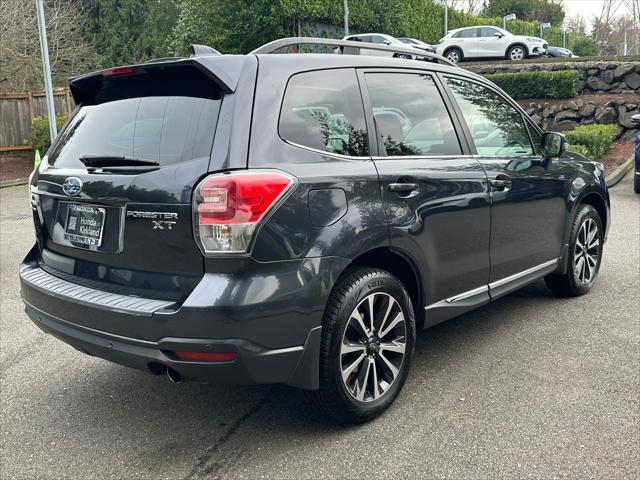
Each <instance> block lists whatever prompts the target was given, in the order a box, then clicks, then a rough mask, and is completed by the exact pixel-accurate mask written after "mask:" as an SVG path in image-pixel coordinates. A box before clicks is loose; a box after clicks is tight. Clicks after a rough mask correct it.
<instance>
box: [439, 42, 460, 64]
mask: <svg viewBox="0 0 640 480" xmlns="http://www.w3.org/2000/svg"><path fill="white" fill-rule="evenodd" d="M451 50H457V51H458V52H459V53H460V60H462V59H463V58H465V57H464V52H463V51H462V49H461V48H460V47H458V46H457V45H451V46H450V47H447V48H445V49H444V50H443V52H442V56H443V57H445V58H446V56H447V53H449V52H450V51H451Z"/></svg>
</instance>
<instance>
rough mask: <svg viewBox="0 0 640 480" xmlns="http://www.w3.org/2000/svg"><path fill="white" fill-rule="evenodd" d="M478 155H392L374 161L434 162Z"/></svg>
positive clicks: (374, 158)
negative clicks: (434, 160) (435, 160)
mask: <svg viewBox="0 0 640 480" xmlns="http://www.w3.org/2000/svg"><path fill="white" fill-rule="evenodd" d="M476 156H477V155H470V154H469V155H467V154H460V155H390V156H380V155H377V156H374V157H371V159H372V160H433V159H443V160H448V159H454V158H474V157H476Z"/></svg>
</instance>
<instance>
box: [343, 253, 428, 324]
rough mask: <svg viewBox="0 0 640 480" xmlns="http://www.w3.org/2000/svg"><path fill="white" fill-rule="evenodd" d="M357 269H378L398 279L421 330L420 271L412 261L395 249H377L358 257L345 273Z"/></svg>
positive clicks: (422, 301) (422, 309)
mask: <svg viewBox="0 0 640 480" xmlns="http://www.w3.org/2000/svg"><path fill="white" fill-rule="evenodd" d="M358 267H363V268H364V267H369V268H380V269H382V270H386V271H387V272H389V273H391V274H393V275H395V276H396V277H398V279H399V280H400V281H401V282H402V283H403V284H404V286H405V288H406V289H407V292H408V293H409V298H410V299H411V303H412V305H413V309H414V312H415V315H416V323H417V328H418V329H420V328H421V324H422V322H424V308H422V306H423V304H424V293H423V292H424V290H423V283H422V277H421V275H420V270H419V269H418V266H417V263H416V262H415V261H414V260H413V259H411V258H410V257H409V256H408V255H406V254H405V253H403V252H401V251H399V250H397V249H393V248H391V247H378V248H374V249H371V250H368V251H367V252H364V253H362V254H360V255H358V256H357V257H356V258H354V259H353V260H352V261H351V262H350V263H349V264H348V265H347V267H346V268H345V271H347V270H349V269H353V268H358ZM343 273H344V272H343ZM336 283H337V282H336Z"/></svg>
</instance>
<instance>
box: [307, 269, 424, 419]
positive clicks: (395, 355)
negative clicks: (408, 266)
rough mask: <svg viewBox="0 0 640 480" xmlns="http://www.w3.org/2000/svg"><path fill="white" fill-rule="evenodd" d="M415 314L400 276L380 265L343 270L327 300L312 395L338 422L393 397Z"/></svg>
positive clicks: (366, 413)
mask: <svg viewBox="0 0 640 480" xmlns="http://www.w3.org/2000/svg"><path fill="white" fill-rule="evenodd" d="M415 329H416V325H415V316H414V313H413V307H412V305H411V301H410V299H409V295H408V294H407V291H406V289H405V287H404V286H403V284H402V282H400V280H398V279H397V278H396V277H395V276H393V275H392V274H390V273H389V272H386V271H384V270H378V269H372V268H361V269H357V270H352V271H351V272H348V273H347V274H346V275H345V276H343V278H342V280H340V281H339V282H338V284H337V285H336V286H335V288H334V290H333V292H332V293H331V295H330V297H329V301H328V302H327V308H326V311H325V315H324V319H323V322H322V340H321V344H320V372H319V373H320V389H319V390H317V391H315V392H312V393H311V395H312V396H313V398H314V399H315V400H316V401H317V403H318V404H319V405H320V407H321V408H322V410H324V412H325V413H327V414H328V415H329V416H330V417H332V418H333V419H334V420H336V421H338V422H339V423H343V424H348V423H361V422H365V421H368V420H371V419H373V418H375V417H377V416H378V415H380V414H381V413H382V412H384V410H385V409H387V408H388V407H389V406H390V405H391V404H392V403H393V401H394V400H395V399H396V397H397V396H398V394H399V393H400V390H401V389H402V386H403V385H404V382H405V380H406V378H407V375H408V373H409V367H410V364H411V358H412V356H413V349H414V345H415V335H416V333H415Z"/></svg>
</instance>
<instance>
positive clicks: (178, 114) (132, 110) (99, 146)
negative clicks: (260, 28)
mask: <svg viewBox="0 0 640 480" xmlns="http://www.w3.org/2000/svg"><path fill="white" fill-rule="evenodd" d="M219 109H220V100H212V99H205V98H195V97H167V96H158V97H137V98H127V99H124V100H116V101H111V102H106V103H102V104H99V105H86V106H82V107H80V109H79V110H78V112H77V113H76V114H75V116H74V117H73V118H72V119H71V121H70V122H69V125H68V126H67V128H65V130H64V131H63V132H62V133H61V134H60V137H59V138H58V139H57V140H56V144H55V146H54V148H53V149H52V151H51V152H50V155H49V162H50V163H52V164H54V165H56V166H58V167H63V166H64V167H66V166H73V167H78V166H82V164H81V163H80V160H79V158H80V157H81V156H83V155H105V156H124V157H134V158H138V159H140V160H151V161H155V162H158V163H159V164H160V165H169V164H172V163H177V162H182V161H187V160H193V159H196V158H203V157H208V156H209V155H210V153H211V146H212V143H213V136H214V132H215V129H216V122H217V118H218V110H219Z"/></svg>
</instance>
